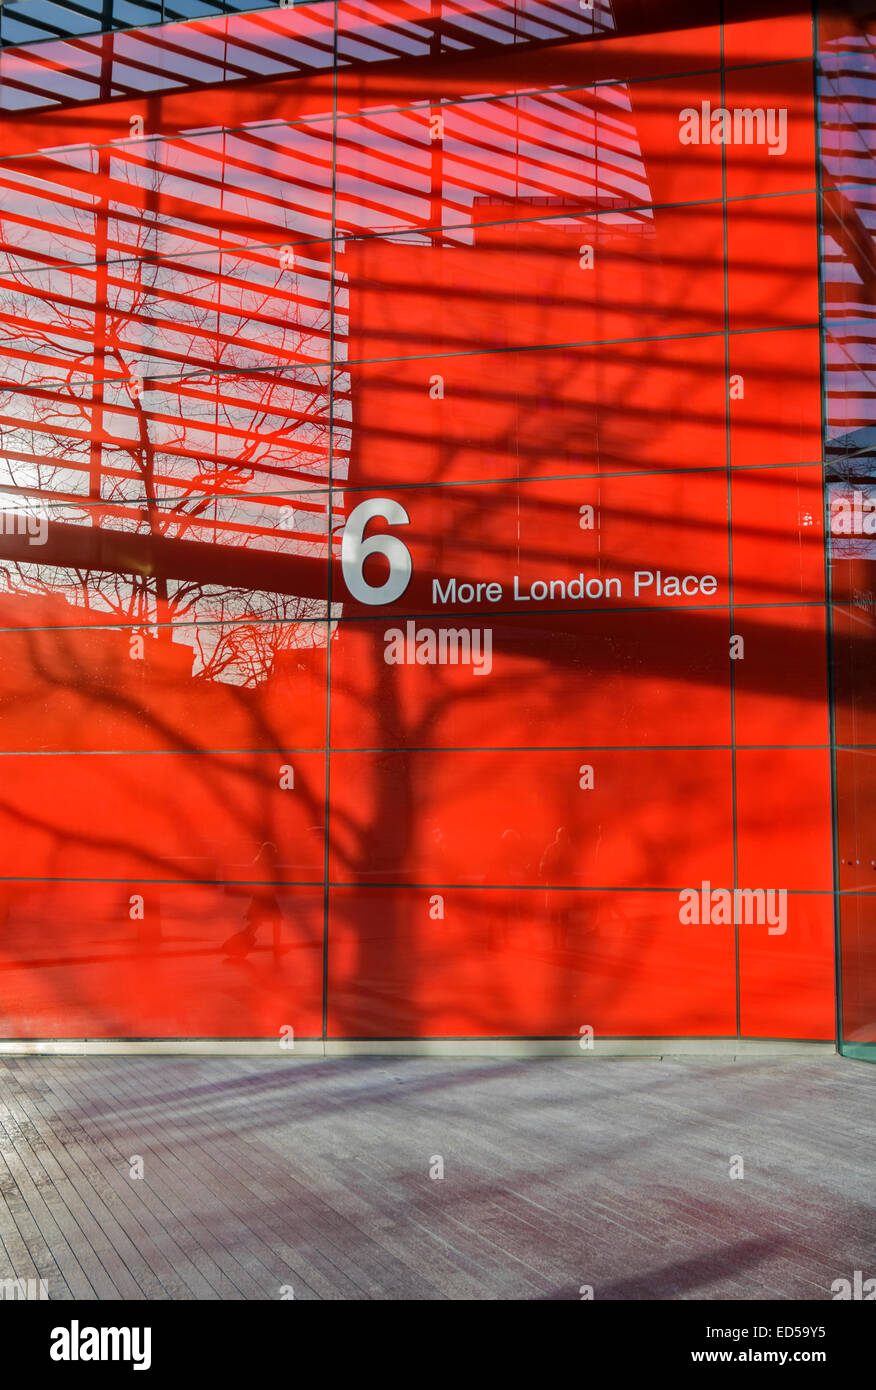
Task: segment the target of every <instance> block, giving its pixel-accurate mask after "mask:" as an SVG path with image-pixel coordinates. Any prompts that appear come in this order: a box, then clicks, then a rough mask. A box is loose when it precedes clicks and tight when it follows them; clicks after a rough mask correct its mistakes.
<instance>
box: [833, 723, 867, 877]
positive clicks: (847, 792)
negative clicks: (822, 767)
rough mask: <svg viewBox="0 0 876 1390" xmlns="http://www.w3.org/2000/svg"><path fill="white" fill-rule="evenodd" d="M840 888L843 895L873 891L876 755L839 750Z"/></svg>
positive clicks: (838, 848)
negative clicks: (872, 827)
mask: <svg viewBox="0 0 876 1390" xmlns="http://www.w3.org/2000/svg"><path fill="white" fill-rule="evenodd" d="M836 781H837V808H836V809H837V850H838V856H839V888H840V891H841V892H844V893H854V892H870V893H872V892H873V891H874V889H876V848H874V845H873V835H872V830H871V826H872V825H873V817H874V813H876V753H874V751H873V749H872V748H842V749H840V750H839V751H838V753H837V755H836Z"/></svg>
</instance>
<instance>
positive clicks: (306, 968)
mask: <svg viewBox="0 0 876 1390" xmlns="http://www.w3.org/2000/svg"><path fill="white" fill-rule="evenodd" d="M0 920H2V948H0V980H2V1000H3V1004H2V1012H0V1037H3V1038H71V1037H99V1038H103V1037H108V1038H118V1037H121V1038H130V1037H147V1038H161V1037H170V1038H179V1037H194V1038H199V1037H238V1038H240V1037H243V1038H250V1037H271V1036H273V1037H276V1038H277V1040H278V1043H279V1041H280V1038H281V1037H283V1038H285V1039H287V1040H288V1039H289V1037H290V1035H289V1033H288V1031H287V1032H285V1033H283V1032H281V1030H282V1029H284V1028H286V1029H287V1030H288V1029H289V1028H291V1029H292V1030H293V1034H294V1037H296V1038H297V1037H308V1036H311V1037H312V1036H314V1035H316V1036H319V1035H320V1034H321V1032H322V931H323V888H322V885H319V886H318V887H317V888H296V887H283V888H277V889H274V888H273V887H272V886H269V887H268V888H259V887H258V886H257V885H252V884H251V885H240V886H236V887H235V886H233V885H207V886H190V885H183V884H169V883H161V884H155V883H139V882H133V881H131V882H128V883H56V882H48V883H47V882H39V883H21V882H8V881H7V882H4V883H2V884H0ZM47 922H51V923H52V927H53V930H52V933H51V935H50V936H47V934H46V923H47Z"/></svg>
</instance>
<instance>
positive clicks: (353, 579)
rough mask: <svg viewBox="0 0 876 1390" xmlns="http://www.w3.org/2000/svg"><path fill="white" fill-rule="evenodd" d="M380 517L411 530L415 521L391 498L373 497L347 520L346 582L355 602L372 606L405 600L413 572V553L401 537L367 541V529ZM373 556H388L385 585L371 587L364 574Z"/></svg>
mask: <svg viewBox="0 0 876 1390" xmlns="http://www.w3.org/2000/svg"><path fill="white" fill-rule="evenodd" d="M376 516H382V517H383V518H384V520H385V521H388V522H389V524H390V526H408V525H409V524H410V520H411V518H410V517H409V516H408V514H407V512H406V511H405V509H404V507H403V506H401V504H400V503H399V502H393V501H392V499H391V498H389V497H371V498H369V499H368V501H367V502H360V503H359V505H358V507H354V508H353V510H352V511H351V512H350V515H349V516H348V518H347V524H346V525H345V527H344V534H343V539H342V541H341V567H342V569H343V572H344V581H345V583H346V585H347V588H348V589H349V590H350V593H351V594H352V595H353V598H355V599H358V600H359V602H360V603H367V604H370V605H372V606H373V605H374V604H378V603H394V602H395V600H396V599H398V598H401V596H402V594H403V593H404V591H405V589H406V588H407V587H408V584H409V583H410V581H411V573H412V571H413V561H412V560H411V552H410V551H409V550H408V548H407V546H406V545H405V543H404V541H402V540H399V538H398V536H389V535H387V534H386V532H385V531H378V532H377V534H376V535H373V536H369V537H368V539H367V540H366V539H365V527H366V526H367V525H368V523H369V521H372V520H373V519H374V517H376ZM369 555H384V556H385V557H386V559H387V560H388V561H389V576H388V578H387V579H385V580H384V582H383V583H382V584H369V583H368V582H367V580H366V579H365V575H364V572H363V571H364V567H365V561H366V560H367V559H368V556H369Z"/></svg>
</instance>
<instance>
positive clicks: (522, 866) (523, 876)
mask: <svg viewBox="0 0 876 1390" xmlns="http://www.w3.org/2000/svg"><path fill="white" fill-rule="evenodd" d="M487 874H488V877H487V886H488V887H494V888H497V889H499V890H506V889H509V888H516V887H518V886H519V885H520V884H522V883H525V882H526V880H527V877H528V874H529V865H528V863H527V862H526V859H525V858H524V854H523V840H522V838H521V835H520V831H519V830H514V829H509V830H503V831H502V834H501V835H500V836H499V843H498V845H497V847H496V851H495V853H494V855H493V856H492V859H491V861H490V863H489V864H488V866H487ZM490 898H494V899H495V900H496V909H495V924H496V925H495V930H494V929H493V926H492V923H493V920H494V918H493V914H490V946H491V947H495V946H502V945H504V944H505V941H506V940H507V936H508V929H509V927H510V926H511V923H512V922H513V921H514V920H515V918H516V916H517V911H516V902H515V900H514V898H513V897H512V895H511V894H510V893H508V892H507V891H499V892H497V893H495V894H490ZM489 900H490V899H489V898H488V899H487V901H488V902H489Z"/></svg>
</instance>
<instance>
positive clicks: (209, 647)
mask: <svg viewBox="0 0 876 1390" xmlns="http://www.w3.org/2000/svg"><path fill="white" fill-rule="evenodd" d="M325 644H326V629H325V626H324V625H323V624H319V623H305V624H270V623H264V624H261V625H258V624H252V625H250V624H247V625H245V626H244V625H241V624H233V623H231V624H227V625H224V626H219V625H218V624H217V625H215V626H214V625H205V626H204V627H201V628H196V627H194V626H190V625H185V624H176V625H174V628H173V634H172V637H171V630H170V628H167V627H163V628H158V629H152V630H149V629H146V630H145V631H142V630H141V631H138V630H132V629H128V630H125V629H124V628H122V629H120V628H98V627H95V628H92V629H88V628H74V627H65V628H44V629H37V630H35V631H23V632H15V631H12V632H10V631H2V630H0V749H3V750H9V751H13V752H14V751H28V750H29V751H33V752H40V753H45V752H56V751H65V750H68V751H71V752H73V751H77V752H90V751H94V752H100V751H106V752H123V751H126V750H130V751H138V750H142V751H147V750H154V751H156V752H159V751H166V752H173V751H174V750H175V749H186V750H188V751H191V752H194V751H200V750H205V749H206V750H212V749H214V748H219V749H227V748H268V747H271V746H273V747H276V748H280V749H283V748H323V747H324V746H325V692H326V645H325ZM34 709H39V711H40V717H39V719H34Z"/></svg>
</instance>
